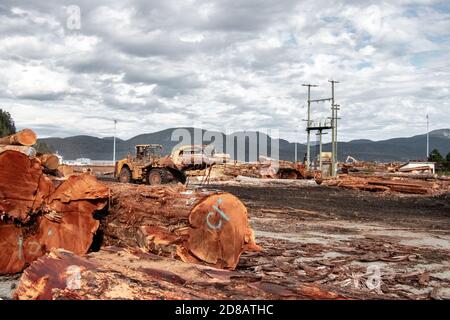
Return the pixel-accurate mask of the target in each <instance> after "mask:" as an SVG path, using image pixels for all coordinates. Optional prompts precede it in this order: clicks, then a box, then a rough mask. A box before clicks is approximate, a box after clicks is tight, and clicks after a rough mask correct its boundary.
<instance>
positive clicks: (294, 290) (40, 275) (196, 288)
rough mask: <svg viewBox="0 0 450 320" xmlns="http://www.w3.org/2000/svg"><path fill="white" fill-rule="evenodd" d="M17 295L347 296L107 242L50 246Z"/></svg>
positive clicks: (25, 276) (146, 297) (145, 297)
mask: <svg viewBox="0 0 450 320" xmlns="http://www.w3.org/2000/svg"><path fill="white" fill-rule="evenodd" d="M15 298H16V299H22V300H42V299H80V300H86V299H90V300H92V299H108V300H110V299H139V300H161V299H163V300H167V299H176V300H178V299H183V300H186V299H189V300H198V299H221V300H226V299H246V300H247V299H346V298H347V297H346V296H345V295H341V294H339V293H336V292H333V291H331V290H329V289H328V288H327V287H326V286H320V285H305V286H289V285H283V284H282V283H273V282H267V281H264V280H263V279H261V277H259V276H257V275H250V274H245V273H240V272H235V271H229V270H221V269H215V268H211V267H207V266H201V265H196V264H190V263H184V262H181V261H178V260H174V259H170V258H165V257H161V256H156V255H153V254H151V253H142V252H140V251H138V250H125V249H123V248H117V247H107V248H104V249H102V250H101V251H99V252H94V253H91V254H88V255H87V256H85V257H80V256H77V255H74V254H73V253H70V252H67V251H64V250H54V251H52V252H51V253H49V254H47V255H45V256H43V257H41V258H39V259H38V260H37V261H36V262H35V263H33V264H32V265H31V266H30V267H29V268H27V269H26V270H25V272H24V273H23V275H22V277H21V279H20V283H19V286H18V288H17V290H16V292H15Z"/></svg>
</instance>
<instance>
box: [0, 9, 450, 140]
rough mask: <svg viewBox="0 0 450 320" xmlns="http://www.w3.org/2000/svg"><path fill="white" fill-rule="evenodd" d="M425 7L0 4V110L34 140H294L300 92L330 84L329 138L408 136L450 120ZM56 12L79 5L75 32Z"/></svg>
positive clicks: (431, 16)
mask: <svg viewBox="0 0 450 320" xmlns="http://www.w3.org/2000/svg"><path fill="white" fill-rule="evenodd" d="M439 3H440V1H406V0H404V1H396V2H376V1H369V2H368V3H362V2H357V1H351V0H349V1H345V2H339V3H335V2H334V1H331V0H318V1H315V2H311V1H308V2H306V1H302V2H298V1H295V0H287V1H277V0H247V1H242V2H237V1H203V0H192V1H164V2H161V1H156V0H155V1H144V0H128V1H98V2H93V1H87V0H80V1H62V2H61V4H55V3H47V2H42V1H37V0H36V1H14V2H13V1H9V0H5V1H4V2H3V3H2V5H0V18H1V19H2V24H1V25H0V68H1V70H2V78H0V103H1V106H2V108H4V109H7V110H8V111H10V112H11V113H12V114H13V116H14V118H15V119H16V122H17V125H18V127H24V126H32V127H35V128H37V131H38V133H40V134H41V135H72V134H91V135H100V136H102V135H103V136H104V135H111V132H112V131H111V128H112V126H111V119H113V118H119V119H121V122H120V125H119V135H120V136H121V137H123V138H129V137H131V136H134V135H137V134H140V133H144V132H153V131H156V130H160V129H164V128H167V127H178V126H192V125H194V124H199V125H203V126H205V127H206V128H207V129H218V130H225V129H230V128H234V129H236V130H241V129H242V130H245V129H247V130H252V129H256V128H262V127H271V128H276V129H279V130H280V134H281V136H282V137H286V138H289V139H294V138H296V139H298V138H300V139H301V140H303V139H304V135H301V136H299V135H298V133H297V132H296V130H298V128H299V127H301V128H303V126H304V123H303V122H302V121H301V119H303V118H304V117H305V108H303V106H304V105H305V104H306V90H305V88H303V87H301V86H300V85H301V84H302V83H305V82H311V83H316V84H320V87H319V88H314V89H313V98H321V97H328V96H329V95H330V89H329V83H328V82H327V80H328V79H332V78H334V79H336V80H339V81H340V82H341V83H339V84H338V85H337V86H336V98H337V102H338V103H339V104H340V105H341V118H342V120H341V127H340V129H339V134H340V138H342V139H353V138H371V139H382V138H389V137H392V136H401V135H402V136H408V135H414V134H419V133H422V132H423V131H424V129H425V128H424V126H423V125H422V124H423V123H424V121H423V119H424V115H425V113H426V112H427V110H428V112H430V114H431V119H432V120H433V121H432V126H433V128H441V127H448V126H449V125H448V124H449V123H450V102H449V101H450V100H449V81H448V79H449V78H450V63H448V62H447V61H450V59H449V53H448V52H449V49H450V33H449V30H450V13H449V12H448V10H447V11H445V10H442V9H440V8H441V7H439V6H435V4H439ZM68 5H79V6H80V9H81V19H82V20H81V29H80V30H68V29H67V27H66V22H67V18H68V17H67V12H66V7H67V6H68ZM30 113H32V114H33V116H30ZM314 114H315V117H317V118H321V119H324V118H326V117H327V116H328V115H329V106H328V105H326V104H323V103H322V104H315V105H314ZM412 123H415V125H414V126H413V125H411V124H412Z"/></svg>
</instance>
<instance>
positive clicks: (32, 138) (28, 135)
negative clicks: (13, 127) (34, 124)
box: [0, 129, 37, 146]
mask: <svg viewBox="0 0 450 320" xmlns="http://www.w3.org/2000/svg"><path fill="white" fill-rule="evenodd" d="M36 141H37V136H36V133H34V131H33V130H31V129H23V130H22V131H19V132H17V133H15V134H12V135H10V136H7V137H3V138H0V144H12V145H20V146H32V145H34V144H36Z"/></svg>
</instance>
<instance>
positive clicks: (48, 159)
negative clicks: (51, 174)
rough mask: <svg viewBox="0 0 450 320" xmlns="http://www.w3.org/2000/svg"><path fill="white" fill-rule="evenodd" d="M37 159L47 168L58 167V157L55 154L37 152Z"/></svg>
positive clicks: (54, 168)
mask: <svg viewBox="0 0 450 320" xmlns="http://www.w3.org/2000/svg"><path fill="white" fill-rule="evenodd" d="M37 157H38V159H39V161H41V163H42V165H43V166H44V167H45V168H47V169H49V170H56V169H58V167H59V158H58V157H57V156H56V155H55V154H39V155H38V156H37Z"/></svg>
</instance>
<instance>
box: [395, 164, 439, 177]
mask: <svg viewBox="0 0 450 320" xmlns="http://www.w3.org/2000/svg"><path fill="white" fill-rule="evenodd" d="M435 169H436V163H435V162H429V161H409V162H408V163H407V164H404V165H403V166H401V167H400V168H399V169H398V171H400V172H414V173H432V174H434V173H435Z"/></svg>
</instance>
